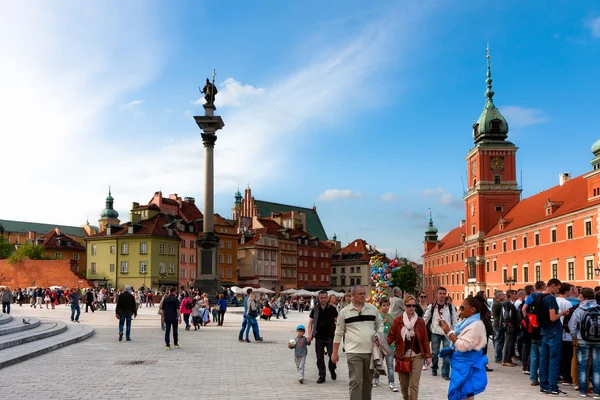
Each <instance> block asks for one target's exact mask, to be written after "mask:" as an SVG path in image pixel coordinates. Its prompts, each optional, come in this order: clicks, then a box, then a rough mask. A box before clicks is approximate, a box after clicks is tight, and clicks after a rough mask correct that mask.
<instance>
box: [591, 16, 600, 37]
mask: <svg viewBox="0 0 600 400" xmlns="http://www.w3.org/2000/svg"><path fill="white" fill-rule="evenodd" d="M589 25H590V29H591V30H592V36H593V37H596V38H600V17H596V18H594V19H592V20H591V21H590V24H589Z"/></svg>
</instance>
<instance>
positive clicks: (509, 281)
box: [504, 276, 517, 290]
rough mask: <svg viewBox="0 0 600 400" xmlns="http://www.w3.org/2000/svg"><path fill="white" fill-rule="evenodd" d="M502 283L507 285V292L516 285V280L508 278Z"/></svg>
mask: <svg viewBox="0 0 600 400" xmlns="http://www.w3.org/2000/svg"><path fill="white" fill-rule="evenodd" d="M504 283H505V284H507V285H508V290H510V289H511V287H512V285H514V284H515V283H517V280H516V279H515V278H513V277H512V276H511V277H509V278H506V280H505V281H504Z"/></svg>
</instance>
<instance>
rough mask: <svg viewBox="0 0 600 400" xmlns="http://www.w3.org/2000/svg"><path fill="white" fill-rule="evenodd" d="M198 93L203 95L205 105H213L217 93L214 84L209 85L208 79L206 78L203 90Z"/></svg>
mask: <svg viewBox="0 0 600 400" xmlns="http://www.w3.org/2000/svg"><path fill="white" fill-rule="evenodd" d="M200 93H203V94H204V99H205V100H206V104H215V96H216V95H217V93H219V91H218V90H217V87H216V86H215V84H214V83H211V82H210V81H209V80H208V78H206V84H205V85H204V88H203V89H202V90H201V91H200Z"/></svg>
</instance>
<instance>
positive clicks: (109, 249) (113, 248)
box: [108, 244, 115, 254]
mask: <svg viewBox="0 0 600 400" xmlns="http://www.w3.org/2000/svg"><path fill="white" fill-rule="evenodd" d="M108 252H109V253H110V254H115V246H114V245H113V244H111V245H110V246H108Z"/></svg>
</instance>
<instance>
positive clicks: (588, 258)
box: [583, 256, 594, 281]
mask: <svg viewBox="0 0 600 400" xmlns="http://www.w3.org/2000/svg"><path fill="white" fill-rule="evenodd" d="M588 261H591V262H592V279H591V280H594V256H585V257H583V268H584V271H585V280H586V281H589V280H590V279H588V271H587V265H588Z"/></svg>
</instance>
